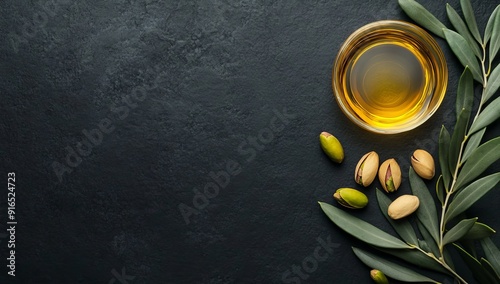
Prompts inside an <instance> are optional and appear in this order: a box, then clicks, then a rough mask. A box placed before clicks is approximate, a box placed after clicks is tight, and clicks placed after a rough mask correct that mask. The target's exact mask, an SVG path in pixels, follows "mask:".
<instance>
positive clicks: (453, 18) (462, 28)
mask: <svg viewBox="0 0 500 284" xmlns="http://www.w3.org/2000/svg"><path fill="white" fill-rule="evenodd" d="M446 13H447V14H448V18H449V19H450V22H451V24H452V25H453V27H454V28H455V29H456V30H457V32H458V33H459V34H460V35H461V36H462V37H463V38H464V39H465V40H466V41H467V43H468V44H469V47H470V48H471V49H472V51H473V52H474V54H475V55H476V56H477V57H478V58H481V57H482V54H481V50H480V49H479V46H478V45H477V43H476V41H475V40H474V38H473V37H472V35H471V34H470V32H469V29H468V28H467V26H466V25H465V22H464V21H463V20H462V18H460V16H459V15H458V13H457V11H455V9H453V7H451V5H450V4H448V3H447V4H446Z"/></svg>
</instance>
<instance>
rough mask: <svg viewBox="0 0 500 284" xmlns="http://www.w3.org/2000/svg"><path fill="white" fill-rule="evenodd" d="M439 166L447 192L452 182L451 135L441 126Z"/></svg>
mask: <svg viewBox="0 0 500 284" xmlns="http://www.w3.org/2000/svg"><path fill="white" fill-rule="evenodd" d="M438 145H439V166H440V167H441V174H442V175H443V183H444V188H445V189H446V192H448V189H449V188H450V181H451V175H452V173H451V171H450V167H449V166H448V156H449V153H448V151H449V150H450V133H449V132H448V130H447V129H446V127H445V126H444V125H443V126H441V132H440V133H439V143H438Z"/></svg>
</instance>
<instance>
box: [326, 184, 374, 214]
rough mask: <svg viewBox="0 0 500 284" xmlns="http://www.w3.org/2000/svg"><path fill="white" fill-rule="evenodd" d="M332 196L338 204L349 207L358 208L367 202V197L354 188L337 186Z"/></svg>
mask: <svg viewBox="0 0 500 284" xmlns="http://www.w3.org/2000/svg"><path fill="white" fill-rule="evenodd" d="M333 198H334V199H335V200H337V201H338V203H340V205H342V206H345V207H347V208H351V209H360V208H363V207H365V206H366V205H367V204H368V197H367V196H366V195H365V194H364V193H362V192H361V191H359V190H356V189H354V188H348V187H343V188H339V189H337V191H335V193H334V194H333Z"/></svg>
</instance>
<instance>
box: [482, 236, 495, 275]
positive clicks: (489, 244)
mask: <svg viewBox="0 0 500 284" xmlns="http://www.w3.org/2000/svg"><path fill="white" fill-rule="evenodd" d="M481 247H483V250H484V254H485V255H486V259H487V260H488V261H489V262H490V263H491V266H492V267H493V268H494V269H495V271H496V273H497V274H500V251H499V250H498V248H497V247H496V246H495V244H494V243H493V241H491V239H490V238H484V239H482V240H481Z"/></svg>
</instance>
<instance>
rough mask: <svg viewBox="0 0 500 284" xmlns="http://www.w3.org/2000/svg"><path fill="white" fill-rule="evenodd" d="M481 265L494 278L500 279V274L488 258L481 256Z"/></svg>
mask: <svg viewBox="0 0 500 284" xmlns="http://www.w3.org/2000/svg"><path fill="white" fill-rule="evenodd" d="M481 265H482V266H483V268H484V269H485V270H486V271H488V273H489V274H490V275H491V276H492V277H493V280H495V279H496V281H498V280H500V275H498V273H497V272H496V271H495V269H494V268H493V266H492V265H491V263H490V262H489V261H488V260H487V259H486V258H484V257H481Z"/></svg>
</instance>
